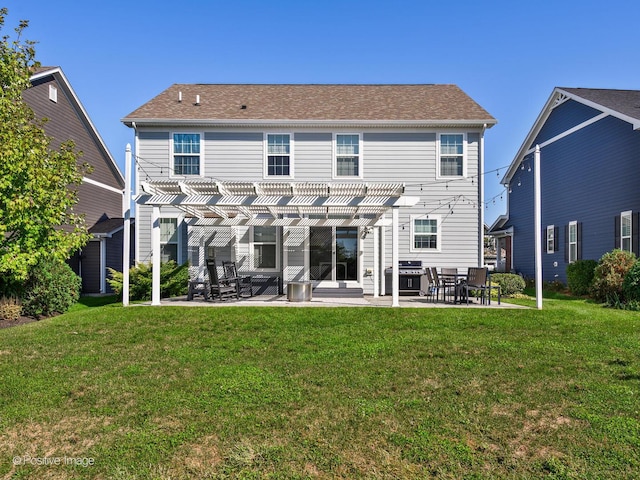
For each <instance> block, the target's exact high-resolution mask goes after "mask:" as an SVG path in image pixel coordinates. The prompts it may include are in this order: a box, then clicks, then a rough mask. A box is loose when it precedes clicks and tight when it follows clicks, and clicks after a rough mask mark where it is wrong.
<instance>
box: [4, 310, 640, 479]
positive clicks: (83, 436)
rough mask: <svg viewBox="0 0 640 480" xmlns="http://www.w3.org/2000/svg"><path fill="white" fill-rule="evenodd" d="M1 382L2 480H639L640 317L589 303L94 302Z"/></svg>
mask: <svg viewBox="0 0 640 480" xmlns="http://www.w3.org/2000/svg"><path fill="white" fill-rule="evenodd" d="M524 302H525V303H528V304H530V305H531V304H532V303H533V302H531V301H526V300H525V301H524ZM0 378H1V383H0V406H1V409H0V451H1V452H2V455H1V456H0V476H2V477H5V478H11V477H12V476H13V478H78V479H80V478H82V479H85V478H99V479H165V480H168V479H172V480H174V479H181V478H185V479H186V478H197V479H201V478H425V477H427V478H428V477H430V476H437V477H440V478H456V479H457V478H518V479H520V478H541V477H547V478H612V479H613V478H615V479H617V478H640V473H639V472H640V314H638V313H633V312H623V311H615V310H609V309H604V308H602V307H600V306H597V305H593V304H589V303H587V302H584V301H582V300H556V299H549V300H545V310H543V311H537V310H500V311H498V310H489V309H486V310H483V309H478V308H473V309H469V310H467V309H384V308H352V309H346V308H336V309H332V308H260V307H253V308H249V307H247V308H243V307H219V308H206V307H202V308H179V307H144V306H132V307H129V308H126V309H124V308H122V307H121V306H119V305H106V306H99V307H91V306H87V305H85V306H84V308H77V309H75V311H73V312H71V313H68V314H66V315H63V316H60V317H56V318H52V319H49V320H44V321H41V322H37V323H32V324H29V325H25V326H20V327H15V328H8V329H4V330H1V331H0ZM16 456H17V457H19V458H18V459H16V462H15V463H19V465H14V460H13V458H14V457H16ZM39 459H42V460H39ZM45 459H46V460H45ZM55 459H58V461H59V462H62V463H64V462H67V463H74V462H75V463H79V464H78V465H33V463H38V462H44V461H49V462H51V461H55ZM82 463H84V464H88V463H92V465H87V466H83V465H82Z"/></svg>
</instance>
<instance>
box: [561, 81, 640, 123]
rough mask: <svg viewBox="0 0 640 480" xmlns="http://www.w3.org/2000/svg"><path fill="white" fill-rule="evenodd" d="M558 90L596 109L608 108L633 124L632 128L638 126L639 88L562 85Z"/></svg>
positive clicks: (639, 118)
mask: <svg viewBox="0 0 640 480" xmlns="http://www.w3.org/2000/svg"><path fill="white" fill-rule="evenodd" d="M558 90H559V91H562V92H565V93H567V94H569V95H572V96H573V98H574V99H576V100H577V101H582V103H584V104H587V105H589V106H592V107H594V108H597V109H598V110H603V111H606V110H609V111H610V113H611V114H612V115H614V116H617V117H618V118H621V119H622V120H625V121H627V122H629V123H631V124H633V128H634V129H638V128H640V90H609V89H602V88H563V87H559V88H558ZM578 99H580V100H578Z"/></svg>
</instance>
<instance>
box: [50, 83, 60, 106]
mask: <svg viewBox="0 0 640 480" xmlns="http://www.w3.org/2000/svg"><path fill="white" fill-rule="evenodd" d="M49 100H51V101H52V102H55V103H58V89H57V88H56V87H55V86H53V85H49Z"/></svg>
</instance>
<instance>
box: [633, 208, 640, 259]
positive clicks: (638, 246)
mask: <svg viewBox="0 0 640 480" xmlns="http://www.w3.org/2000/svg"><path fill="white" fill-rule="evenodd" d="M631 219H632V220H631V249H632V250H633V253H635V254H636V256H639V255H640V236H639V235H638V226H639V225H640V212H636V213H634V214H632V215H631Z"/></svg>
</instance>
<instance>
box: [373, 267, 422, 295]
mask: <svg viewBox="0 0 640 480" xmlns="http://www.w3.org/2000/svg"><path fill="white" fill-rule="evenodd" d="M392 271H393V270H392V268H391V267H389V268H387V269H385V271H384V273H385V287H386V292H385V293H386V294H387V295H391V293H392V292H391V288H392V286H391V274H392ZM398 278H399V286H398V292H399V293H413V294H418V295H424V294H425V293H426V292H427V289H428V288H429V285H428V282H427V278H426V272H425V269H424V268H423V266H422V261H421V260H400V262H398Z"/></svg>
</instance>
